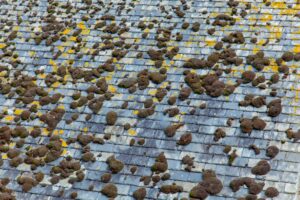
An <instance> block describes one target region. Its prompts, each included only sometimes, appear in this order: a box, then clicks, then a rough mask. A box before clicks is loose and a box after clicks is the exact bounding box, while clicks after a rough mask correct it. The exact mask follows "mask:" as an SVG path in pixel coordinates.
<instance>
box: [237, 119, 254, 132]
mask: <svg viewBox="0 0 300 200" xmlns="http://www.w3.org/2000/svg"><path fill="white" fill-rule="evenodd" d="M240 128H241V130H242V132H243V133H251V132H252V130H253V123H252V120H251V119H246V118H244V119H241V121H240Z"/></svg>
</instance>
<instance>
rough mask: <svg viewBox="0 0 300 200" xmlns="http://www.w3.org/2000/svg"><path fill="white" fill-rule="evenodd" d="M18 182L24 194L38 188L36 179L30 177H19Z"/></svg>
mask: <svg viewBox="0 0 300 200" xmlns="http://www.w3.org/2000/svg"><path fill="white" fill-rule="evenodd" d="M17 182H18V183H19V184H20V185H22V190H23V191H24V192H28V191H30V190H31V189H32V188H33V187H34V186H36V185H37V184H38V183H37V181H36V180H35V179H33V178H31V177H29V176H23V175H22V176H19V177H18V178H17Z"/></svg>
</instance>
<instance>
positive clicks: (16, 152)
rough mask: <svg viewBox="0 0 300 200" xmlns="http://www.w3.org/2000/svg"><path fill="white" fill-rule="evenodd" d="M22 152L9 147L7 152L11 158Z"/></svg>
mask: <svg viewBox="0 0 300 200" xmlns="http://www.w3.org/2000/svg"><path fill="white" fill-rule="evenodd" d="M20 153H21V151H20V150H18V149H9V150H8V152H7V157H8V158H10V159H13V158H15V157H17V156H19V155H20Z"/></svg>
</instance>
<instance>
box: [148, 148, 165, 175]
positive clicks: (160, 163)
mask: <svg viewBox="0 0 300 200" xmlns="http://www.w3.org/2000/svg"><path fill="white" fill-rule="evenodd" d="M167 169H168V162H167V158H166V157H165V155H164V153H163V152H162V153H160V154H159V155H158V156H157V157H156V159H155V163H154V164H153V165H152V166H151V170H152V171H153V172H156V173H163V172H165V171H167Z"/></svg>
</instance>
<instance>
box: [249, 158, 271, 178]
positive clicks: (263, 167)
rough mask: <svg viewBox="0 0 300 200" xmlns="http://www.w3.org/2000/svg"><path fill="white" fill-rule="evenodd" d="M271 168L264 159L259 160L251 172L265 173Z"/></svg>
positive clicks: (256, 173)
mask: <svg viewBox="0 0 300 200" xmlns="http://www.w3.org/2000/svg"><path fill="white" fill-rule="evenodd" d="M270 170H271V166H270V164H269V163H268V161H266V160H261V161H259V162H258V163H257V164H256V165H255V166H254V167H253V168H252V169H251V172H252V174H255V175H266V174H267V173H268V172H269V171H270Z"/></svg>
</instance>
